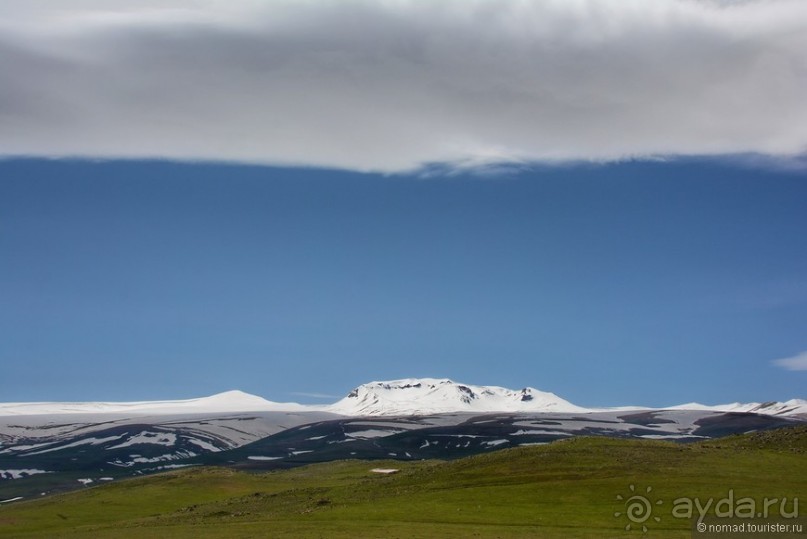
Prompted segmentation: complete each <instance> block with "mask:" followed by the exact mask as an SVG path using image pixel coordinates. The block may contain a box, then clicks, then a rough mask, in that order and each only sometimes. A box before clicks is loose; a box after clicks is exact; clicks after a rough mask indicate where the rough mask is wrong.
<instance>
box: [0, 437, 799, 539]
mask: <svg viewBox="0 0 807 539" xmlns="http://www.w3.org/2000/svg"><path fill="white" fill-rule="evenodd" d="M376 467H392V468H398V469H400V470H401V471H400V473H397V474H394V475H388V476H385V475H379V474H373V473H371V472H370V469H372V468H376ZM630 485H634V491H633V492H632V491H631V490H630ZM647 487H651V491H650V492H647V490H646V489H647ZM730 489H732V490H733V493H734V498H735V499H739V498H743V497H747V498H752V499H753V500H754V501H755V503H757V504H759V506H760V507H761V504H762V502H763V499H764V498H778V499H779V500H781V499H782V498H783V497H786V498H787V499H788V502H787V503H786V507H785V509H786V511H791V510H792V509H793V504H792V499H793V498H794V497H797V498H806V499H807V428H805V427H799V428H795V429H780V430H775V431H769V432H765V433H759V434H751V435H744V436H734V437H730V438H723V439H719V440H713V441H709V442H704V443H697V444H688V445H681V444H675V443H668V442H655V441H628V440H618V439H610V438H575V439H570V440H566V441H562V442H555V443H552V444H549V445H543V446H532V447H521V448H516V449H508V450H502V451H496V452H492V453H488V454H485V455H481V456H476V457H470V458H465V459H462V460H456V461H448V462H440V461H420V462H399V461H389V462H378V461H374V462H366V461H338V462H331V463H326V464H315V465H310V466H305V467H302V468H296V469H292V470H286V471H279V472H267V473H246V472H240V471H237V470H232V469H228V468H194V469H187V470H183V471H178V472H172V473H166V474H161V475H156V476H150V477H145V478H140V479H132V480H125V481H120V482H118V483H111V484H107V485H103V486H100V487H95V488H87V489H85V490H83V491H79V492H74V493H70V494H62V495H55V496H51V497H46V498H42V499H39V500H31V501H24V502H18V503H14V504H8V505H5V506H2V507H0V537H76V538H84V537H102V538H130V537H131V538H134V537H137V538H142V537H179V538H184V537H187V538H194V539H200V538H206V537H289V538H306V537H322V538H347V537H350V538H356V537H378V538H396V537H398V538H401V539H404V538H433V537H456V538H460V537H462V538H466V537H480V538H494V537H496V538H511V537H513V538H515V537H565V538H566V537H570V538H580V537H597V538H599V537H642V536H646V537H682V538H683V537H690V526H691V521H690V520H689V519H685V518H676V517H674V516H673V514H672V510H673V506H674V505H675V503H674V501H675V500H677V499H680V498H694V497H698V498H699V499H700V500H703V501H705V500H707V499H708V498H714V499H721V498H726V497H727V495H728V493H729V490H730ZM618 495H621V496H622V497H623V499H626V498H628V497H630V496H631V495H643V496H644V497H646V498H647V499H648V500H649V501H650V502H655V501H658V500H660V501H661V502H662V503H661V504H658V505H656V504H653V506H652V507H653V511H652V516H651V517H650V518H648V519H647V520H646V521H644V522H632V521H630V520H629V519H628V517H627V516H626V515H625V514H624V513H625V510H626V504H625V501H620V500H619V499H617V496H618ZM778 510H779V504H776V505H774V506H772V507H771V509H770V514H771V515H776V514H778ZM615 513H621V514H620V515H619V516H615ZM654 517H658V518H659V520H658V521H656V520H655V518H654ZM628 524H631V529H630V530H627V531H626V530H625V527H626V525H628ZM642 525H644V526H646V527H647V529H648V531H647V533H643V532H642V529H641V528H642Z"/></svg>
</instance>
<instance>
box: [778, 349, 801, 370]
mask: <svg viewBox="0 0 807 539" xmlns="http://www.w3.org/2000/svg"><path fill="white" fill-rule="evenodd" d="M773 364H774V365H777V366H779V367H782V368H783V369H787V370H789V371H807V351H804V352H802V353H801V354H797V355H795V356H793V357H786V358H783V359H774V360H773Z"/></svg>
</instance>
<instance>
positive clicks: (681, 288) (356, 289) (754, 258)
mask: <svg viewBox="0 0 807 539" xmlns="http://www.w3.org/2000/svg"><path fill="white" fill-rule="evenodd" d="M805 87H807V2H804V1H803V0H653V1H633V2H627V1H625V0H564V1H563V2H545V1H539V0H536V1H524V0H439V1H438V0H434V1H431V2H429V1H424V0H350V1H347V0H345V1H341V2H330V1H327V0H312V1H309V2H299V1H298V0H273V1H272V2H256V1H254V0H227V1H224V0H115V2H109V0H82V1H81V2H69V3H65V2H64V0H39V1H37V2H30V1H29V0H4V1H3V2H0V365H2V373H0V401H31V400H102V399H103V400H132V399H164V398H186V397H197V396H203V395H208V394H212V393H215V392H219V391H224V390H228V389H234V388H238V389H241V390H244V391H248V392H251V393H255V394H258V395H261V396H264V397H266V398H269V399H271V400H277V401H288V400H296V401H306V400H308V401H313V402H317V399H316V398H315V397H312V396H311V395H332V396H334V397H333V398H335V396H340V395H344V394H345V393H346V392H347V391H349V390H350V389H351V388H352V387H354V386H355V385H357V384H360V383H363V382H367V381H371V380H380V379H393V378H401V377H414V376H430V377H450V378H453V379H455V380H458V381H463V382H467V383H474V384H495V385H502V386H508V387H513V388H519V387H523V386H527V385H530V386H534V387H537V388H539V389H544V390H549V391H553V392H556V393H557V394H559V395H561V396H562V397H565V398H567V399H569V400H571V401H572V402H575V403H577V404H580V405H625V404H641V405H653V406H662V405H670V404H678V403H684V402H687V401H695V400H697V401H703V402H705V403H710V404H715V403H724V402H726V401H764V400H784V399H788V398H791V397H801V398H804V397H807V395H805V394H804V390H803V388H804V387H807V386H805V376H807V327H805V321H807V248H806V247H807V242H805V239H804V238H805V237H807V107H805V106H804V89H805ZM216 163H218V164H216ZM222 163H227V164H222ZM328 399H331V397H323V399H320V401H322V400H328Z"/></svg>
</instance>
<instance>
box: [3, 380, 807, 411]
mask: <svg viewBox="0 0 807 539" xmlns="http://www.w3.org/2000/svg"><path fill="white" fill-rule="evenodd" d="M639 410H694V411H711V412H747V413H755V414H763V415H775V416H783V417H784V416H788V417H789V416H800V417H803V418H805V417H807V401H805V400H801V399H791V400H789V401H786V402H764V403H757V402H752V403H732V404H722V405H716V406H711V405H704V404H699V403H694V402H693V403H689V404H681V405H678V406H669V407H665V408H649V407H646V406H624V407H614V408H583V407H581V406H577V405H575V404H572V403H571V402H569V401H567V400H564V399H562V398H561V397H558V396H557V395H555V394H554V393H549V392H546V391H540V390H538V389H535V388H531V387H525V388H524V389H518V390H514V389H507V388H504V387H498V386H476V385H471V384H461V383H458V382H454V381H452V380H449V379H437V378H406V379H403V380H391V381H378V382H370V383H368V384H362V385H360V386H358V387H357V388H355V389H354V390H353V391H351V392H350V394H349V395H348V396H346V397H345V398H343V399H341V400H340V401H337V402H336V403H334V404H331V405H305V404H297V403H294V402H273V401H269V400H266V399H264V398H262V397H258V396H256V395H250V394H249V393H244V392H243V391H226V392H224V393H219V394H216V395H213V396H210V397H203V398H198V399H186V400H167V401H144V402H28V403H0V417H1V416H22V415H46V414H47V415H54V414H117V415H120V416H142V415H169V414H210V413H219V412H225V413H227V412H326V413H332V414H340V415H344V416H406V415H421V416H423V415H434V414H444V413H463V412H467V413H490V412H503V413H514V412H517V413H548V412H557V413H580V414H587V413H596V412H618V411H621V412H629V411H639Z"/></svg>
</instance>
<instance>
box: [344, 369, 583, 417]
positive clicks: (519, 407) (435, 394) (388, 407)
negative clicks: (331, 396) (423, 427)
mask: <svg viewBox="0 0 807 539" xmlns="http://www.w3.org/2000/svg"><path fill="white" fill-rule="evenodd" d="M328 411H329V412H333V413H337V414H342V415H349V416H361V415H371V416H373V415H429V414H439V413H450V412H480V413H481V412H581V413H585V412H587V411H588V410H586V409H585V408H581V407H579V406H575V405H574V404H572V403H570V402H569V401H566V400H564V399H562V398H560V397H558V396H557V395H555V394H554V393H547V392H544V391H539V390H537V389H534V388H531V387H525V388H524V389H521V390H513V389H507V388H504V387H497V386H474V385H470V384H459V383H456V382H453V381H451V380H448V379H435V378H406V379H403V380H392V381H388V382H370V383H369V384H363V385H360V386H359V387H357V388H356V389H354V390H353V391H351V392H350V394H349V395H348V396H347V397H345V398H344V399H342V400H340V401H339V402H337V403H335V404H333V405H331V406H329V407H328Z"/></svg>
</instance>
